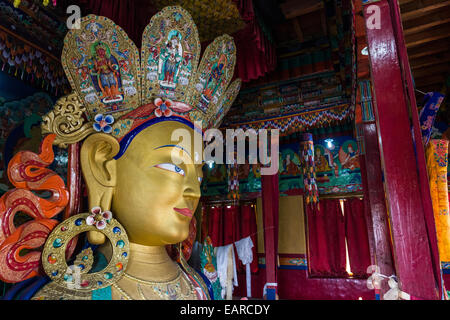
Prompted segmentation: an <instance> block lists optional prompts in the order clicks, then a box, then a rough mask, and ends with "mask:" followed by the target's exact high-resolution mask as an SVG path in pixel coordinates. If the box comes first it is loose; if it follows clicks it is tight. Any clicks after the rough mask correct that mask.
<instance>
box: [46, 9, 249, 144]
mask: <svg viewBox="0 0 450 320" xmlns="http://www.w3.org/2000/svg"><path fill="white" fill-rule="evenodd" d="M200 50H201V47H200V41H199V36H198V31H197V27H196V25H195V24H194V21H193V19H192V17H191V15H190V14H189V13H188V12H187V11H186V10H184V9H183V8H181V7H179V6H172V7H166V8H164V9H162V10H161V11H160V12H158V13H157V14H156V15H154V16H153V17H152V18H151V20H150V23H149V24H148V25H147V27H146V28H145V30H144V33H143V36H142V47H141V52H140V54H139V52H138V49H137V47H136V46H135V44H134V43H133V42H132V41H131V40H130V39H129V37H128V36H127V34H126V33H125V32H124V31H123V30H122V28H120V27H119V26H117V25H116V24H114V22H112V21H111V20H109V19H108V18H105V17H99V16H95V15H88V16H86V17H83V18H82V19H81V28H80V29H76V30H75V29H74V30H71V31H69V32H68V34H67V35H66V37H65V39H64V49H63V53H62V64H63V67H64V71H65V73H66V75H67V78H68V80H69V82H70V84H71V86H72V89H73V90H74V92H72V93H71V94H69V95H67V96H65V97H62V98H61V99H59V100H58V101H57V102H56V105H55V107H54V109H53V110H52V111H51V112H49V113H48V114H47V115H46V116H44V118H43V124H42V130H43V133H44V134H45V133H55V134H56V139H55V144H59V145H60V146H66V145H67V144H69V143H74V142H77V141H81V140H82V139H83V138H85V137H86V136H87V135H89V134H91V133H94V132H100V131H101V132H105V133H110V134H111V135H113V136H114V137H116V138H117V139H118V140H121V139H122V138H123V137H124V136H125V135H126V134H127V133H128V132H130V131H131V130H133V129H135V128H137V127H139V126H140V125H141V124H143V123H145V122H148V121H150V120H153V121H156V122H159V121H164V120H175V121H179V120H182V121H189V122H190V123H194V122H196V121H200V122H201V124H202V129H208V128H211V127H218V126H219V125H220V123H221V121H222V119H223V116H224V115H225V114H226V113H227V112H228V110H229V108H230V107H231V104H232V103H233V101H234V99H235V98H236V95H237V94H238V92H239V89H240V84H241V81H240V79H237V80H235V81H234V82H233V83H232V84H231V85H230V86H228V84H229V83H230V81H231V78H232V76H233V72H234V66H235V61H236V47H235V45H234V41H233V38H232V37H230V36H229V35H223V36H220V37H218V38H216V39H215V40H214V41H213V42H212V43H211V44H210V45H209V46H208V47H207V48H206V51H205V53H204V55H203V58H202V59H201V62H200V65H198V62H199V60H200Z"/></svg>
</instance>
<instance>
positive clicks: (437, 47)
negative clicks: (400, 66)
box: [408, 40, 450, 60]
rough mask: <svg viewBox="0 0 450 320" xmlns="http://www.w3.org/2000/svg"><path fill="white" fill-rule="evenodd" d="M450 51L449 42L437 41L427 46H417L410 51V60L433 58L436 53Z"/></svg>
mask: <svg viewBox="0 0 450 320" xmlns="http://www.w3.org/2000/svg"><path fill="white" fill-rule="evenodd" d="M449 50H450V41H449V40H444V41H442V40H437V41H432V42H430V43H427V44H425V45H421V46H417V47H414V48H411V49H408V57H409V60H412V59H417V58H420V57H425V56H431V55H433V54H436V53H440V52H445V51H449Z"/></svg>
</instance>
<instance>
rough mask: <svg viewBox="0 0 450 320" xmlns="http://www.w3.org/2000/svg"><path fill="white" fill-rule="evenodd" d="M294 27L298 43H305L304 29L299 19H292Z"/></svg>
mask: <svg viewBox="0 0 450 320" xmlns="http://www.w3.org/2000/svg"><path fill="white" fill-rule="evenodd" d="M292 25H293V27H294V31H295V34H296V35H297V39H298V41H299V42H300V43H301V42H303V32H302V27H301V26H300V21H298V19H297V18H293V19H292Z"/></svg>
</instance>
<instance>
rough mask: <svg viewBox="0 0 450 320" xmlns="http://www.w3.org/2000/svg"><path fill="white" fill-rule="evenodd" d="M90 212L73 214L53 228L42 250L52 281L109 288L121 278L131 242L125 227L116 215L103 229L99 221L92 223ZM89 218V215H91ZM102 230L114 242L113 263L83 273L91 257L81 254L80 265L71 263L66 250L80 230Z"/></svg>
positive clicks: (88, 288)
mask: <svg viewBox="0 0 450 320" xmlns="http://www.w3.org/2000/svg"><path fill="white" fill-rule="evenodd" d="M89 216H91V214H90V213H82V214H78V215H75V216H72V217H70V218H68V219H66V220H65V221H64V222H62V223H60V224H59V225H58V226H56V227H55V229H53V231H52V232H51V233H50V235H49V237H48V238H47V241H46V243H45V246H44V250H43V252H42V264H43V267H44V271H45V273H47V275H48V276H49V277H50V279H51V280H52V281H54V282H55V283H57V284H59V285H60V286H62V287H67V288H69V289H73V290H78V291H92V290H96V289H100V288H105V287H108V286H110V285H112V284H113V283H114V282H116V281H118V280H119V279H120V278H121V276H122V275H123V273H124V270H125V268H126V266H127V263H128V256H129V242H128V236H127V234H126V232H125V229H124V227H123V226H122V225H121V224H120V223H119V222H118V221H117V220H115V219H113V218H111V219H109V220H107V222H106V223H105V225H104V228H103V225H102V228H103V229H99V228H98V227H97V226H96V225H95V224H94V225H88V224H87V222H86V219H87V218H88V217H89ZM88 221H89V219H88ZM87 231H98V232H101V233H103V234H104V235H105V236H106V237H107V238H108V239H109V240H110V242H111V244H112V248H113V252H112V256H111V260H110V261H109V264H108V265H107V266H106V268H104V269H103V270H101V271H99V272H95V273H83V272H82V270H83V269H85V268H86V266H87V262H88V260H89V257H88V255H86V256H85V257H81V261H82V262H86V263H79V261H80V259H79V258H78V257H77V261H78V265H72V266H70V267H68V266H67V262H66V259H65V252H66V247H67V244H68V243H69V241H70V239H72V238H73V237H74V236H76V235H77V234H79V233H82V232H87Z"/></svg>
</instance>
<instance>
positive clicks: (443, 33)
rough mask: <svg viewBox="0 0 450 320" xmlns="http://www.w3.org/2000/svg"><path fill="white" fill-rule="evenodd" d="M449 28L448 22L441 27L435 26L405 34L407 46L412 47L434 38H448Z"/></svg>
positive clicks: (449, 35)
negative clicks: (430, 28)
mask: <svg viewBox="0 0 450 320" xmlns="http://www.w3.org/2000/svg"><path fill="white" fill-rule="evenodd" d="M448 30H450V25H449V24H448V23H447V24H444V25H441V26H439V27H435V28H433V29H432V30H428V31H422V32H419V33H415V34H411V35H408V36H405V42H406V48H411V47H414V46H418V45H421V44H424V43H428V42H431V41H434V40H439V39H445V38H448V37H450V34H449V32H448Z"/></svg>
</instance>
